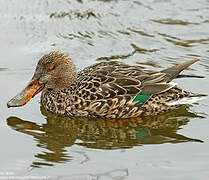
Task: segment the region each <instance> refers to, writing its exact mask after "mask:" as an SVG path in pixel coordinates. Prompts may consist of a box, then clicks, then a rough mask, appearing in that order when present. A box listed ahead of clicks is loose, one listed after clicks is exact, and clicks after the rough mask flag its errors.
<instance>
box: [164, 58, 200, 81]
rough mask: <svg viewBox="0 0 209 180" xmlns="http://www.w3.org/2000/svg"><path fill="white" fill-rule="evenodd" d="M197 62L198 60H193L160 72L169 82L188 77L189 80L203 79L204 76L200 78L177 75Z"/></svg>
mask: <svg viewBox="0 0 209 180" xmlns="http://www.w3.org/2000/svg"><path fill="white" fill-rule="evenodd" d="M197 61H199V60H198V59H193V60H190V61H187V62H184V63H182V64H178V65H175V66H172V67H170V68H168V69H165V70H162V71H161V72H163V73H165V74H166V76H167V77H168V79H169V81H172V80H173V79H175V78H185V77H189V78H204V76H200V75H186V74H182V75H179V74H180V73H181V72H182V71H183V70H184V69H186V68H187V67H189V66H191V65H192V64H194V63H195V62H197Z"/></svg>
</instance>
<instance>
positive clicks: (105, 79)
mask: <svg viewBox="0 0 209 180" xmlns="http://www.w3.org/2000/svg"><path fill="white" fill-rule="evenodd" d="M174 78H175V77H174ZM171 80H172V78H170V77H168V76H167V72H166V71H165V72H163V71H162V72H156V71H144V70H142V69H141V68H140V67H139V66H130V65H126V64H123V63H120V62H116V61H111V62H102V63H99V64H96V65H93V66H90V67H87V68H85V69H84V70H82V71H80V72H78V74H77V79H76V81H75V82H74V83H72V84H71V85H70V87H69V88H65V89H62V90H56V91H55V90H49V89H46V90H44V91H43V92H42V96H41V103H42V105H43V107H44V108H45V109H46V110H48V111H51V112H54V113H56V114H60V115H64V116H96V117H104V118H129V117H138V116H148V115H156V114H160V113H162V112H167V111H170V110H172V109H176V108H178V107H180V106H181V105H168V103H169V102H173V101H177V100H178V99H181V98H183V97H190V96H195V94H192V93H189V92H186V91H183V90H182V89H181V88H179V87H176V86H175V87H173V86H171V85H170V84H169V82H170V81H171ZM137 94H142V95H143V94H145V95H147V94H148V95H150V97H149V98H148V99H147V101H146V102H144V103H141V104H139V103H137V102H134V101H133V100H134V98H135V96H136V95H137Z"/></svg>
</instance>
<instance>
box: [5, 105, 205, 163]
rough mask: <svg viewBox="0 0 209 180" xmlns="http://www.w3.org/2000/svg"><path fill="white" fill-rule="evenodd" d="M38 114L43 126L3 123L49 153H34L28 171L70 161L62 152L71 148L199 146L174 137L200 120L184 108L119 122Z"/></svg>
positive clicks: (15, 121)
mask: <svg viewBox="0 0 209 180" xmlns="http://www.w3.org/2000/svg"><path fill="white" fill-rule="evenodd" d="M41 112H42V114H43V115H44V116H46V119H47V123H46V124H42V125H38V124H36V123H34V122H30V121H25V120H22V119H20V118H18V117H9V118H8V119H7V123H8V125H9V126H10V127H11V128H12V129H14V130H16V131H18V132H21V133H24V134H27V135H31V136H33V137H34V138H35V139H36V141H37V147H42V148H45V149H47V150H49V151H50V152H42V153H38V154H37V155H36V158H38V159H39V162H33V164H32V167H40V166H42V165H48V166H53V165H54V164H55V163H63V162H67V161H71V160H72V158H73V157H72V156H70V155H69V152H67V150H66V149H65V148H66V147H70V146H73V145H74V144H76V145H79V146H84V147H87V148H93V149H108V150H111V149H122V148H132V147H134V146H140V145H145V144H163V143H182V142H188V141H193V142H203V141H202V140H199V139H193V138H189V137H185V136H183V135H180V134H178V133H177V131H178V130H179V129H181V128H182V127H183V126H184V125H186V124H187V123H188V122H189V120H190V119H191V118H196V117H198V118H202V117H201V116H198V115H197V114H195V113H191V112H189V111H188V110H187V107H181V108H180V109H177V110H175V111H171V112H168V113H165V114H162V115H158V116H152V117H143V118H135V119H122V120H103V119H99V120H97V119H96V118H84V117H82V118H78V117H76V118H69V117H59V116H56V115H54V114H52V113H49V112H46V110H44V108H42V107H41ZM40 160H41V161H40Z"/></svg>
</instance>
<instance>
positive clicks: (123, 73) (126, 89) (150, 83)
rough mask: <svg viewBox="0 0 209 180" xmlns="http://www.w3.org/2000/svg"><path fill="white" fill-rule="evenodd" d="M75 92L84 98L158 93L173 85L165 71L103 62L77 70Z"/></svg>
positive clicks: (92, 98) (93, 98)
mask: <svg viewBox="0 0 209 180" xmlns="http://www.w3.org/2000/svg"><path fill="white" fill-rule="evenodd" d="M78 77H79V81H78V82H79V83H80V84H78V85H77V87H79V88H78V89H77V93H79V95H80V96H84V97H85V99H86V98H87V99H91V100H96V99H108V98H114V97H115V96H119V95H124V96H136V95H137V94H146V95H152V94H158V93H161V92H164V91H167V90H168V89H170V88H172V87H173V86H174V85H175V84H174V83H169V82H168V77H167V76H166V73H164V72H156V71H144V70H143V69H142V68H141V67H139V66H130V65H127V64H123V63H120V62H115V61H114V62H103V63H99V64H96V65H93V66H90V67H88V68H86V69H84V70H83V71H81V72H79V75H78Z"/></svg>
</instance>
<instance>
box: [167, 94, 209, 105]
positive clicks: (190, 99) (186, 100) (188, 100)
mask: <svg viewBox="0 0 209 180" xmlns="http://www.w3.org/2000/svg"><path fill="white" fill-rule="evenodd" d="M207 96H208V95H206V94H196V93H190V94H189V95H188V94H187V96H185V97H183V98H179V99H177V100H174V101H171V102H168V103H167V105H168V106H173V105H186V104H193V103H196V102H198V101H201V100H203V99H205V98H206V97H207Z"/></svg>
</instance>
